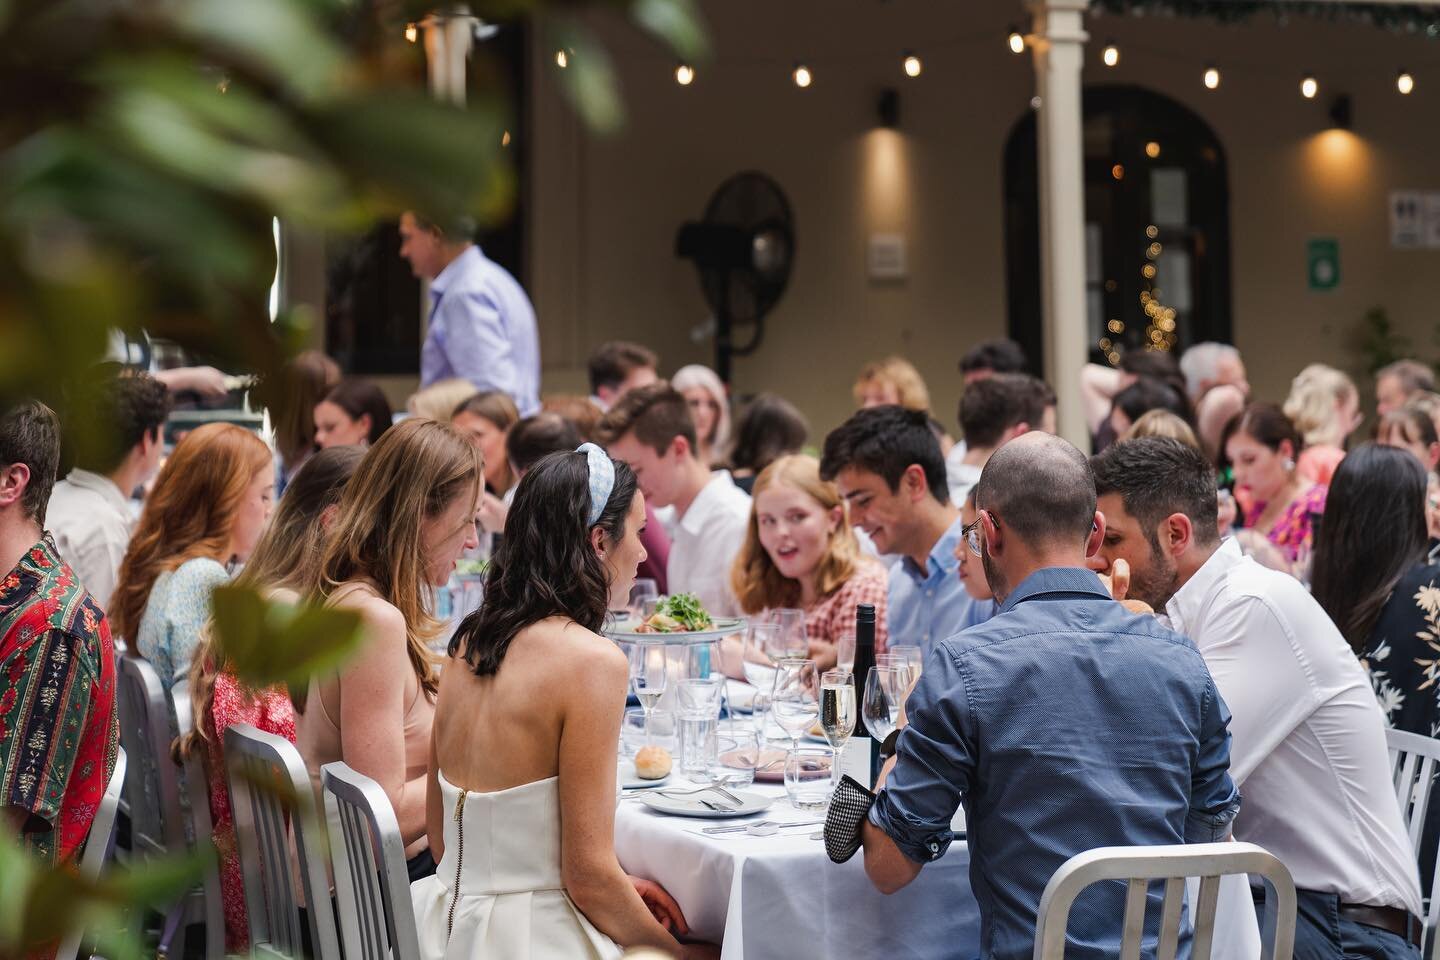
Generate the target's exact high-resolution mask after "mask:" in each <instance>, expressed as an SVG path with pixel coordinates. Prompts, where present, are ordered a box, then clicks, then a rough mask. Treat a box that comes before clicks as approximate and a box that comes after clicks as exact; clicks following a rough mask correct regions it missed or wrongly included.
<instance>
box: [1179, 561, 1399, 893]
mask: <svg viewBox="0 0 1440 960" xmlns="http://www.w3.org/2000/svg"><path fill="white" fill-rule="evenodd" d="M1165 609H1166V612H1167V613H1168V614H1169V619H1170V624H1171V626H1172V627H1173V628H1174V629H1175V630H1177V631H1179V632H1181V633H1184V634H1186V635H1187V636H1189V637H1190V638H1191V639H1192V640H1193V641H1194V642H1195V645H1196V646H1197V647H1199V649H1200V653H1201V655H1202V656H1204V658H1205V662H1206V664H1208V665H1209V667H1210V673H1211V675H1212V676H1213V677H1214V678H1215V685H1216V687H1218V688H1219V690H1220V695H1221V696H1222V697H1224V698H1225V702H1226V704H1228V705H1229V707H1230V712H1231V714H1232V715H1233V719H1232V720H1231V722H1230V734H1231V737H1232V741H1231V745H1230V776H1231V777H1233V778H1234V780H1235V783H1236V784H1237V785H1238V786H1239V787H1240V793H1241V795H1242V797H1243V798H1244V799H1243V801H1242V802H1241V805H1240V815H1239V816H1238V817H1237V818H1236V820H1235V837H1236V839H1238V840H1245V841H1248V842H1251V843H1258V844H1259V845H1260V846H1262V847H1264V848H1265V849H1267V850H1269V851H1270V852H1271V853H1273V854H1275V856H1277V857H1279V858H1280V859H1281V860H1282V861H1283V862H1284V864H1285V866H1287V867H1289V868H1290V873H1291V874H1292V875H1293V876H1294V878H1295V886H1297V887H1299V888H1301V889H1303V890H1315V891H1320V892H1323V893H1334V894H1338V895H1339V896H1340V899H1341V901H1343V902H1345V903H1356V904H1370V905H1374V906H1383V907H1400V908H1403V909H1406V910H1409V911H1410V912H1411V913H1413V914H1415V915H1416V916H1417V917H1419V916H1423V913H1422V911H1421V906H1420V878H1419V871H1418V869H1417V867H1416V862H1415V855H1414V854H1413V853H1412V852H1411V850H1410V843H1409V841H1408V839H1407V837H1406V833H1405V826H1404V822H1403V821H1402V819H1401V816H1400V808H1399V804H1398V803H1397V802H1396V799H1395V787H1394V785H1393V784H1392V783H1391V781H1390V760H1389V753H1388V751H1387V750H1386V747H1385V729H1384V727H1385V724H1384V720H1383V718H1382V717H1381V715H1380V708H1379V706H1378V705H1377V704H1376V702H1375V694H1374V693H1373V692H1372V691H1371V689H1370V682H1369V680H1368V679H1367V677H1366V675H1365V669H1364V668H1363V667H1362V666H1361V665H1360V661H1359V660H1358V659H1356V657H1355V654H1354V653H1353V652H1352V651H1351V649H1350V647H1349V645H1348V644H1346V643H1345V640H1344V638H1343V637H1341V635H1340V631H1339V630H1337V629H1336V628H1335V625H1334V624H1333V623H1331V621H1330V618H1329V617H1328V616H1326V615H1325V611H1324V610H1323V609H1321V607H1320V605H1319V604H1318V603H1316V602H1315V599H1314V598H1313V597H1311V596H1310V594H1309V593H1307V592H1306V591H1305V588H1304V587H1303V586H1301V584H1300V583H1299V581H1297V580H1296V579H1295V578H1294V577H1291V576H1289V575H1288V574H1284V573H1279V572H1277V571H1274V570H1270V569H1267V568H1266V567H1262V566H1261V565H1260V564H1258V563H1256V562H1255V561H1253V560H1251V559H1250V558H1249V557H1246V556H1244V555H1243V554H1242V553H1241V551H1240V547H1239V545H1238V544H1237V543H1236V542H1235V540H1233V539H1227V540H1225V542H1224V543H1222V544H1221V545H1220V548H1219V549H1218V550H1217V551H1216V552H1215V553H1214V555H1213V556H1211V557H1210V559H1209V560H1207V561H1206V562H1205V564H1204V565H1203V566H1202V567H1201V568H1200V569H1199V570H1198V571H1196V573H1195V575H1194V576H1193V577H1191V578H1190V580H1189V581H1188V582H1187V583H1186V584H1185V585H1184V586H1183V587H1181V588H1180V590H1179V591H1178V592H1177V593H1176V594H1175V596H1174V597H1172V598H1171V600H1170V602H1169V604H1168V605H1167V606H1166V608H1165Z"/></svg>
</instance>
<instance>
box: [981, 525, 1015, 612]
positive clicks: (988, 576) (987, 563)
mask: <svg viewBox="0 0 1440 960" xmlns="http://www.w3.org/2000/svg"><path fill="white" fill-rule="evenodd" d="M980 565H981V566H982V567H984V568H985V582H986V583H988V584H989V585H990V592H991V593H992V594H994V596H995V603H996V604H997V605H999V604H1002V603H1004V602H1005V598H1006V597H1008V596H1009V595H1010V583H1009V581H1007V580H1006V579H1005V574H1003V573H1001V572H1000V567H999V566H997V565H996V563H995V561H993V560H991V559H990V545H989V544H988V543H986V542H985V540H984V538H983V537H982V538H981V540H980Z"/></svg>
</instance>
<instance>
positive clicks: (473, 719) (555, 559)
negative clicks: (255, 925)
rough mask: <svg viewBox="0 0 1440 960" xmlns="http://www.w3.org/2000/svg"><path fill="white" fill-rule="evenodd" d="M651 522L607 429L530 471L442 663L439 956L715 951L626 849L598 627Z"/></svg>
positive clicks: (436, 844) (420, 909)
mask: <svg viewBox="0 0 1440 960" xmlns="http://www.w3.org/2000/svg"><path fill="white" fill-rule="evenodd" d="M644 525H645V500H644V497H643V496H642V495H641V493H640V491H639V489H638V488H637V486H636V483H635V475H634V473H632V472H631V470H630V468H629V467H627V466H626V465H625V464H623V463H620V462H617V461H615V460H612V459H610V457H609V456H607V455H606V454H605V452H604V451H603V450H601V449H600V448H599V447H597V446H595V445H594V444H590V443H587V444H584V445H582V446H581V447H580V449H579V450H576V451H575V452H573V453H552V454H550V455H549V456H546V457H544V458H542V459H541V460H540V461H539V462H537V463H536V464H535V465H534V466H533V467H531V468H530V470H528V471H527V472H526V474H525V476H524V478H523V479H522V480H521V481H520V484H519V487H518V488H517V491H516V494H515V502H514V503H513V504H512V505H511V507H510V515H509V518H508V520H507V523H506V527H505V539H504V541H503V542H502V543H501V546H500V549H499V550H498V551H497V553H496V554H495V557H494V558H493V560H492V563H491V566H490V571H489V574H488V575H487V578H486V584H485V600H484V603H483V604H482V605H481V607H480V609H479V610H477V611H476V612H475V613H472V614H471V615H470V616H469V617H467V618H466V619H465V621H464V622H463V623H462V624H461V625H460V629H459V630H457V631H456V633H455V636H454V638H453V639H452V640H451V642H450V653H451V656H452V660H451V663H450V666H449V667H448V668H447V669H446V670H445V671H444V672H443V673H442V675H441V678H440V693H439V697H438V700H437V702H436V706H435V727H434V730H435V734H434V742H433V746H432V748H431V758H430V783H429V791H428V794H427V796H428V801H429V807H428V812H429V817H428V825H429V832H430V843H431V848H432V850H434V851H435V854H436V856H437V858H438V860H439V865H438V867H437V868H436V875H435V877H433V878H430V879H429V880H424V881H419V882H417V883H416V884H415V885H414V886H413V887H412V888H411V892H412V895H413V899H414V904H415V915H416V921H417V925H418V928H419V934H420V955H421V956H422V957H423V958H426V960H429V958H439V957H441V956H445V957H449V958H452V960H453V958H455V957H467V956H473V957H474V958H475V960H479V958H480V954H481V952H482V951H483V952H484V955H485V957H486V958H489V957H505V958H507V960H510V958H516V960H525V958H531V960H560V958H562V957H563V958H570V957H600V958H607V960H608V958H613V957H618V956H619V954H620V951H621V950H623V949H630V948H632V947H640V946H653V947H658V948H660V949H661V950H664V951H667V952H670V953H675V954H678V955H679V956H681V957H686V958H710V957H716V956H718V951H717V950H716V949H715V948H714V947H712V946H709V945H705V944H685V945H681V944H680V943H679V942H678V941H677V940H676V935H679V936H683V935H684V934H685V933H686V932H687V931H688V928H687V926H686V923H685V918H684V916H683V915H682V914H681V911H680V907H679V906H678V905H677V904H676V903H675V901H674V900H673V899H672V898H671V897H670V895H669V894H667V893H666V892H665V891H664V890H663V889H662V888H661V887H660V886H659V885H658V884H656V883H653V882H651V881H649V880H643V879H640V878H637V877H630V876H626V874H625V872H624V871H623V870H622V869H621V868H620V863H619V861H618V860H617V859H616V857H615V849H614V833H615V822H614V821H615V783H616V765H617V760H618V758H617V755H616V754H617V745H618V742H619V739H620V722H621V718H622V715H623V712H624V705H625V693H626V688H627V686H628V683H629V665H628V663H627V661H626V658H625V655H624V654H623V653H622V652H621V651H620V649H619V648H618V647H617V646H616V645H615V644H614V643H612V642H611V641H610V640H608V639H606V638H605V637H603V636H601V635H600V634H599V630H600V626H601V623H602V621H603V620H604V618H605V614H606V612H607V611H608V610H609V609H610V608H612V607H623V606H625V604H626V602H627V601H628V599H629V595H630V587H631V585H632V584H633V583H634V581H635V571H636V568H637V567H638V565H639V564H640V563H641V561H643V560H644V559H645V548H644V547H643V546H641V544H640V532H641V529H642V528H643V527H644ZM492 824H496V825H503V828H504V829H503V831H492V830H491V829H490V826H491V825H492ZM517 838H519V841H520V842H517ZM462 851H463V858H462ZM495 891H505V892H502V893H497V892H495ZM462 944H463V945H465V946H463V947H460V948H459V950H458V952H457V946H459V945H462ZM447 948H448V952H447Z"/></svg>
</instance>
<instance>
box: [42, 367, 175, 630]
mask: <svg viewBox="0 0 1440 960" xmlns="http://www.w3.org/2000/svg"><path fill="white" fill-rule="evenodd" d="M169 413H170V397H169V395H168V393H167V392H166V389H165V384H163V383H161V382H160V381H159V380H157V379H155V378H154V377H152V376H150V375H149V374H145V373H135V372H122V373H119V374H118V375H117V374H114V373H100V374H97V379H96V380H95V382H94V383H92V384H90V385H89V386H88V387H87V388H86V389H85V390H84V391H83V392H82V395H80V396H77V397H76V398H74V400H73V402H72V410H71V412H70V419H71V421H72V422H71V424H70V425H69V429H68V430H67V433H68V434H69V441H68V442H69V443H70V444H71V446H72V447H73V448H74V454H75V466H74V469H72V470H71V471H70V473H69V474H68V475H67V476H66V477H65V479H64V480H61V481H60V482H59V483H57V484H55V490H54V492H53V493H52V494H51V495H50V507H49V510H48V511H47V513H46V528H47V529H48V530H49V531H50V533H51V534H52V535H53V536H54V538H55V548H56V549H57V550H58V551H59V553H60V556H61V557H63V558H64V559H65V562H66V563H68V564H69V565H70V568H71V569H72V570H74V571H75V575H76V576H78V577H79V578H80V583H81V585H82V586H84V587H85V589H86V590H88V591H90V594H91V596H93V597H94V598H95V602H96V603H98V604H100V606H101V607H102V608H104V607H108V606H109V605H110V594H111V593H112V592H114V590H115V579H116V576H117V575H118V574H119V572H120V561H121V560H123V559H125V550H126V548H128V547H129V546H130V531H131V528H132V526H133V520H134V514H133V513H132V512H131V509H130V495H131V494H132V493H133V492H134V491H135V489H136V488H137V487H140V486H143V485H144V484H145V483H146V482H147V481H149V479H150V478H151V477H152V476H154V475H155V471H156V470H157V469H158V468H159V466H160V457H161V455H162V454H163V453H164V449H165V444H164V441H163V438H162V433H163V430H164V427H165V418H166V417H167V416H168V415H169ZM77 417H83V418H84V419H85V421H86V423H87V424H88V428H87V429H86V430H84V431H82V430H80V429H78V428H77V427H76V425H75V422H74V421H75V418H77ZM77 438H78V439H80V440H81V441H82V442H80V443H76V442H75V441H76V440H77Z"/></svg>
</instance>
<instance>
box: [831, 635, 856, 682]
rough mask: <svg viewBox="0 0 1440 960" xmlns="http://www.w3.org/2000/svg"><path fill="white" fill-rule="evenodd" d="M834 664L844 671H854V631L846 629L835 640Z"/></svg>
mask: <svg viewBox="0 0 1440 960" xmlns="http://www.w3.org/2000/svg"><path fill="white" fill-rule="evenodd" d="M835 666H836V668H837V669H840V670H844V671H845V672H846V673H854V672H855V631H854V630H846V631H845V632H844V633H842V634H840V636H839V637H838V638H836V640H835Z"/></svg>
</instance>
